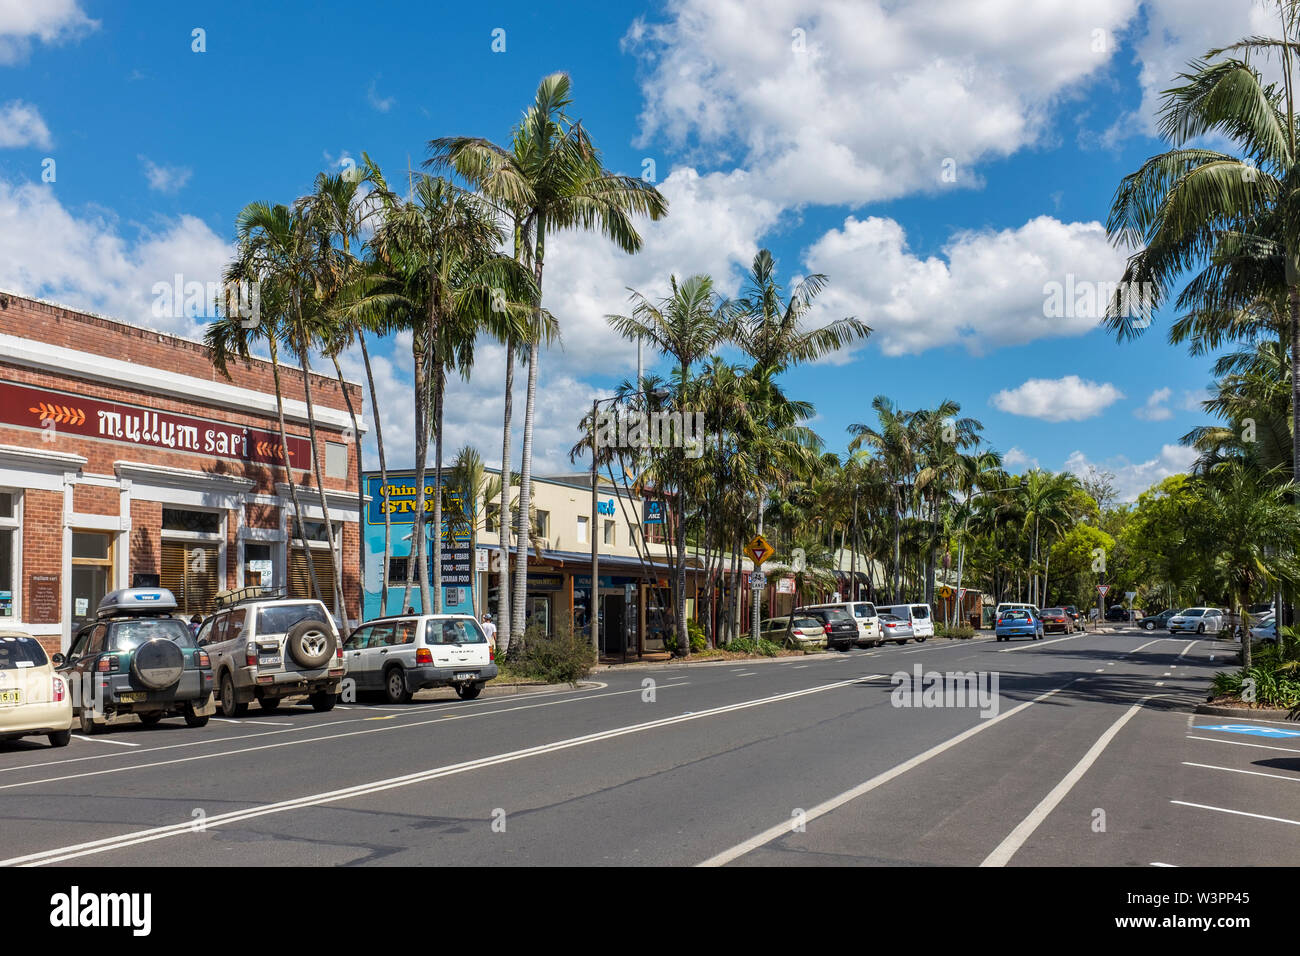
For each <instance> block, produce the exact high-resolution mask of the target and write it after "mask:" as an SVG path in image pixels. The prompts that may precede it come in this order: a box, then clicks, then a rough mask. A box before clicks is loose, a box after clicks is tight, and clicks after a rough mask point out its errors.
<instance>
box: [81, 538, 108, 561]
mask: <svg viewBox="0 0 1300 956" xmlns="http://www.w3.org/2000/svg"><path fill="white" fill-rule="evenodd" d="M111 548H112V541H111V540H110V539H109V536H108V535H106V534H99V533H97V532H94V531H74V532H72V557H73V558H86V559H89V560H91V561H107V560H109V558H110V557H111V553H110V551H111Z"/></svg>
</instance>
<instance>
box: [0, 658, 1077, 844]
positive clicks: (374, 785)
mask: <svg viewBox="0 0 1300 956" xmlns="http://www.w3.org/2000/svg"><path fill="white" fill-rule="evenodd" d="M884 676H885V675H884V674H872V675H871V676H869V677H856V678H853V679H852V680H844V681H836V682H835V683H832V684H821V685H818V686H815V687H806V688H804V689H802V690H796V691H789V692H787V693H784V694H775V695H772V696H770V697H759V698H755V699H753V700H747V701H740V702H739V703H735V704H726V705H723V706H721V707H712V708H709V709H708V710H702V711H700V712H698V713H695V714H683V715H681V716H678V717H664V718H662V719H660V720H651V721H646V722H644V723H640V724H631V725H629V726H626V727H616V728H613V729H611V730H602V731H598V732H597V733H594V734H586V735H584V736H582V737H570V738H568V739H566V740H557V741H554V742H552V743H549V744H542V745H540V746H536V747H527V748H525V749H523V750H513V751H509V752H507V753H502V754H497V755H495V756H492V757H480V758H478V759H475V760H467V761H465V762H463V763H457V764H449V765H447V766H443V767H433V768H430V769H428V770H422V771H418V772H416V773H412V774H407V775H405V776H401V777H389V778H386V779H383V780H375V781H372V782H370V783H363V784H359V785H357V786H354V787H346V788H344V789H341V790H330V791H326V792H323V793H314V794H309V795H307V796H303V797H297V798H295V799H292V800H283V801H280V802H279V803H270V804H263V805H262V806H255V807H249V808H247V809H244V810H233V811H231V812H229V813H221V814H215V815H212V816H208V817H207V818H205V820H204V821H203V823H204V830H209V829H212V828H213V827H218V826H224V825H225V824H228V823H239V822H242V821H244V820H251V819H254V818H256V817H263V816H269V815H270V814H274V813H284V812H285V811H288V810H301V809H304V808H306V807H314V806H320V805H322V804H326V803H336V802H338V801H340V800H350V799H353V798H355V797H361V796H368V795H370V794H373V793H380V792H382V791H385V790H393V789H396V788H399V787H408V786H411V785H413V784H417V783H426V782H428V781H430V780H436V779H438V778H440V777H450V776H453V775H456V774H462V773H467V772H469V771H472V770H480V769H483V768H484V767H492V766H496V765H498V764H503V763H510V762H512V761H515V760H523V759H525V758H527V757H536V756H541V755H545V754H550V753H556V752H557V751H561V750H569V749H572V748H574V747H581V746H585V745H586V744H591V743H597V742H599V741H604V740H611V739H614V738H616V737H623V736H626V735H628V734H636V733H643V732H645V731H647V730H657V729H659V728H661V727H668V726H672V725H674V724H679V723H683V722H685V721H692V720H699V719H700V718H702V717H713V716H718V715H721V714H730V713H735V712H737V711H742V710H748V709H750V708H752V707H761V706H763V705H765V704H773V703H778V702H780V701H785V700H793V699H796V698H799V697H807V696H809V695H811V694H820V693H822V692H824V691H828V690H837V689H840V688H843V687H850V686H852V685H854V684H862V683H865V682H866V681H869V680H877V679H879V678H882V677H884ZM1051 693H1055V691H1052V692H1051ZM1045 696H1046V695H1045ZM1029 703H1032V701H1031V702H1027V703H1025V704H1021V705H1020V707H1017V708H1015V710H1020V709H1022V708H1024V707H1026V706H1028V704H1029ZM1011 713H1014V711H1006V712H1005V713H1004V716H1005V715H1006V714H1011ZM997 719H998V718H994V720H995V721H996V720H997ZM983 726H987V724H985V725H983ZM975 729H977V730H978V729H982V728H975ZM357 733H364V731H358V732H357ZM277 746H278V745H277ZM186 759H195V758H186ZM195 832H197V831H196V830H195V827H194V821H193V820H184V821H182V822H180V823H173V824H170V825H168V826H162V827H152V828H150V829H147V830H136V831H134V832H131V833H124V834H119V835H118V836H114V837H105V838H103V839H100V840H91V841H89V842H87V843H78V844H73V845H71V846H64V847H55V848H52V849H49V850H41V851H38V852H36V853H28V854H25V855H23V856H16V857H12V858H10V859H7V860H0V866H44V865H46V864H49V863H60V862H63V861H64V860H71V859H77V858H79V857H85V856H93V855H95V854H97V853H105V852H108V851H111V850H119V849H125V848H126V847H129V846H135V845H137V844H140V843H151V842H153V841H155V840H164V839H166V838H168V837H174V836H184V835H185V834H187V833H189V834H192V833H195Z"/></svg>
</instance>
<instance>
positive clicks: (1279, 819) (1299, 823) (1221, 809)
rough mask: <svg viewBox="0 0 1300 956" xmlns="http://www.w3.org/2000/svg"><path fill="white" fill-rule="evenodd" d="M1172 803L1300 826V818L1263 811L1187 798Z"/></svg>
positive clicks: (1171, 801)
mask: <svg viewBox="0 0 1300 956" xmlns="http://www.w3.org/2000/svg"><path fill="white" fill-rule="evenodd" d="M1169 802H1170V803H1176V804H1178V805H1179V806H1180V807H1196V809H1198V810H1217V811H1218V812H1219V813H1231V814H1233V815H1234V816H1238V817H1254V818H1255V819H1256V820H1272V821H1273V822H1274V823H1289V824H1291V825H1292V826H1297V827H1300V820H1288V819H1287V818H1286V817H1269V816H1265V815H1264V814H1262V813H1247V812H1246V811H1245V810H1229V809H1228V808H1227V807H1211V806H1207V805H1206V804H1204V803H1188V802H1187V801H1186V800H1170V801H1169Z"/></svg>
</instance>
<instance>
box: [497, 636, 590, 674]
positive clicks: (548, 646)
mask: <svg viewBox="0 0 1300 956" xmlns="http://www.w3.org/2000/svg"><path fill="white" fill-rule="evenodd" d="M514 650H515V648H514V645H513V644H512V645H511V647H510V651H511V653H510V656H509V663H510V666H511V669H512V670H514V671H516V672H517V673H520V674H523V675H524V676H526V677H530V678H532V679H534V680H541V681H545V682H546V683H548V684H576V683H577V682H578V681H580V680H582V679H583V678H584V677H586V676H587V675H588V674H590V673H591V669H592V667H594V666H595V664H596V652H595V651H594V650H592V648H591V644H590V643H588V641H587V639H586V638H584V637H583V635H582V634H581V633H578V634H576V635H575V634H574V632H573V628H572V627H570V626H569V625H568V624H567V623H564V624H557V625H556V628H555V633H554V634H552V635H547V634H546V633H545V632H544V631H543V630H542V629H541V628H539V627H537V626H533V627H530V628H528V630H527V631H526V632H525V633H524V646H523V649H522V651H521V652H520V653H519V654H518V655H516V654H515V653H514Z"/></svg>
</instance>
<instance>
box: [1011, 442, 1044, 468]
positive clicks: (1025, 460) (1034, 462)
mask: <svg viewBox="0 0 1300 956" xmlns="http://www.w3.org/2000/svg"><path fill="white" fill-rule="evenodd" d="M1026 465H1027V466H1029V467H1030V468H1037V467H1039V466H1038V459H1037V458H1031V457H1030V456H1029V454H1028V453H1026V452H1025V451H1024V450H1023V449H1021V448H1017V447H1015V446H1012V447H1011V448H1009V449H1007V452H1006V454H1004V455H1003V456H1002V466H1003V467H1004V468H1012V469H1014V468H1021V467H1024V466H1026Z"/></svg>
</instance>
